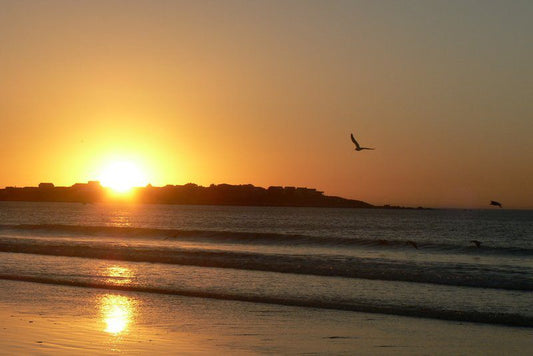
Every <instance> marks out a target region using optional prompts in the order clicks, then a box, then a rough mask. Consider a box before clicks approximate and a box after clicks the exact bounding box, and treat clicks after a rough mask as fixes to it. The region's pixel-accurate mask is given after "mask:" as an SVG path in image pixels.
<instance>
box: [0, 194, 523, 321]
mask: <svg viewBox="0 0 533 356" xmlns="http://www.w3.org/2000/svg"><path fill="white" fill-rule="evenodd" d="M474 240H476V241H479V242H480V243H481V244H480V245H479V247H478V246H477V245H476V244H475V243H473V242H472V241H474ZM0 279H9V280H21V281H33V282H40V283H47V284H58V285H71V286H82V287H87V288H107V289H121V290H133V291H141V292H145V293H157V294H168V295H182V296H195V297H203V298H216V299H227V300H237V301H247V302H260V303H271V304H280V305H293V306H301V307H313V308H327V309H337V310H345V311H346V312H351V311H363V312H374V313H385V314H393V315H406V316H414V317H423V318H436V319H447V320H457V321H473V322H482V323H491V324H504V325H513V326H527V327H533V307H532V305H533V303H532V302H531V301H532V300H533V298H532V297H533V211H527V210H505V209H499V208H495V209H493V210H408V209H329V208H289V207H232V206H192V205H191V206H184V205H138V204H77V203H29V202H0Z"/></svg>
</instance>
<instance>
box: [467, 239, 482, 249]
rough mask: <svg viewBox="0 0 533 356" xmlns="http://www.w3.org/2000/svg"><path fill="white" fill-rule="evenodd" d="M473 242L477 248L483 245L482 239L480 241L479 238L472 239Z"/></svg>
mask: <svg viewBox="0 0 533 356" xmlns="http://www.w3.org/2000/svg"><path fill="white" fill-rule="evenodd" d="M470 242H471V243H473V244H475V245H476V247H477V248H480V247H481V241H478V240H472V241H470Z"/></svg>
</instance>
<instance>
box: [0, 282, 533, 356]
mask: <svg viewBox="0 0 533 356" xmlns="http://www.w3.org/2000/svg"><path fill="white" fill-rule="evenodd" d="M0 313H1V318H2V320H3V323H2V327H1V330H0V335H1V337H0V340H2V341H1V351H0V353H1V354H6V355H12V354H43V355H52V354H54V355H57V354H65V355H81V354H87V353H88V352H90V353H92V354H147V353H151V354H214V353H217V354H274V353H275V354H296V353H299V354H419V355H424V354H428V355H429V354H431V355H435V354H440V355H445V354H448V355H449V354H485V355H487V354H490V355H501V354H527V353H528V352H529V351H530V350H531V349H532V348H533V331H532V330H531V329H530V328H519V327H518V328H517V327H506V326H497V325H487V324H477V323H463V322H451V321H440V320H432V319H423V318H411V317H401V316H391V315H384V314H369V313H359V312H349V313H346V312H342V311H335V310H324V309H316V308H301V307H287V306H279V305H271V304H262V303H247V302H233V301H221V300H212V299H206V298H191V297H181V296H168V295H153V294H146V293H134V292H117V291H107V290H105V289H88V288H80V287H66V286H55V285H48V284H41V283H28V282H19V281H4V280H2V281H0Z"/></svg>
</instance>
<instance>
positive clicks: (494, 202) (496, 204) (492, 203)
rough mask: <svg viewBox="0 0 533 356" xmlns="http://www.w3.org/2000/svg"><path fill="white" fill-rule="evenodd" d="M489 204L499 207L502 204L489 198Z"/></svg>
mask: <svg viewBox="0 0 533 356" xmlns="http://www.w3.org/2000/svg"><path fill="white" fill-rule="evenodd" d="M489 205H494V206H499V207H500V208H502V204H501V203H499V202H497V201H494V200H491V201H490V204H489Z"/></svg>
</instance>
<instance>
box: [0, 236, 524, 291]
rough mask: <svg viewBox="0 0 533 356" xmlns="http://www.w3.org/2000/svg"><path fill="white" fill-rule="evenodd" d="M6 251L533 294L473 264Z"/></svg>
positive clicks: (177, 252) (142, 249)
mask: <svg viewBox="0 0 533 356" xmlns="http://www.w3.org/2000/svg"><path fill="white" fill-rule="evenodd" d="M0 251H1V252H14V253H27V254H38V255H52V256H68V257H84V258H94V259H105V260H120V261H132V262H152V263H164V264H176V265H190V266H200V267H218V268H233V269H241V270H256V271H266V272H280V273H293V274H308V275H317V276H333V277H347V278H363V279H374V280H385V281H405V282H415V283H431V284H441V285H452V286H467V287H476V288H494V289H508V290H521V291H533V275H532V274H531V270H530V269H528V268H527V267H524V268H517V267H513V268H506V267H505V266H490V265H477V264H467V263H454V264H449V263H448V264H447V263H439V262H420V261H419V262H410V261H407V262H405V261H398V260H387V259H378V258H361V257H352V256H339V255H296V254H275V253H270V254H269V253H257V252H241V251H224V250H209V249H197V248H177V247H172V248H171V247H168V246H147V245H141V246H131V245H123V244H116V243H105V242H94V241H90V242H86V241H75V242H73V241H65V242H62V241H57V240H52V241H50V240H42V239H31V238H25V239H19V238H9V237H2V238H0Z"/></svg>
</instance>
